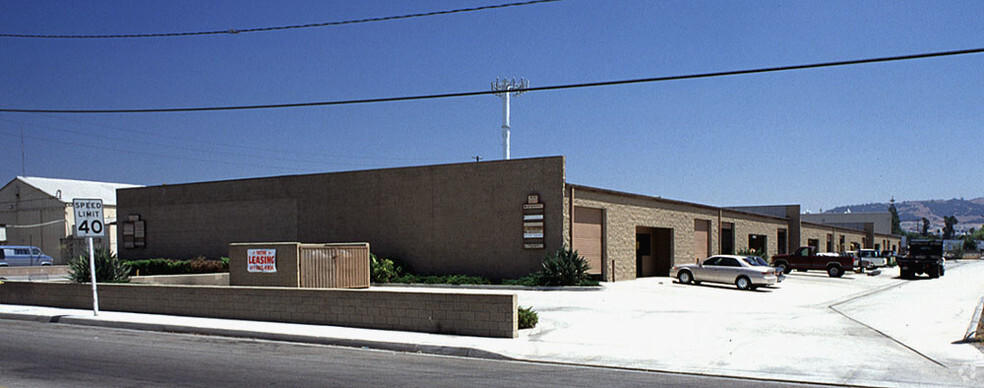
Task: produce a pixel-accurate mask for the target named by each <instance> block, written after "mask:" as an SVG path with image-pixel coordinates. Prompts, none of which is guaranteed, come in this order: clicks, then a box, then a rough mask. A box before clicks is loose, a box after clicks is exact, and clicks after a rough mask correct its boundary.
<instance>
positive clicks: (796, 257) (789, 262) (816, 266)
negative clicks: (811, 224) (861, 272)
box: [772, 247, 854, 278]
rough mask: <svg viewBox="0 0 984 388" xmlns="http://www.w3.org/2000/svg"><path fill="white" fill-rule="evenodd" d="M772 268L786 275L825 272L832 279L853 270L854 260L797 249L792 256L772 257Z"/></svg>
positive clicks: (812, 250) (833, 254)
mask: <svg viewBox="0 0 984 388" xmlns="http://www.w3.org/2000/svg"><path fill="white" fill-rule="evenodd" d="M772 266H773V267H776V269H777V270H778V271H782V273H786V274H788V273H789V272H790V271H792V270H794V269H795V270H798V271H815V270H821V271H827V275H830V277H832V278H839V277H841V276H842V275H844V271H853V270H854V258H853V257H851V256H841V255H838V254H836V253H817V249H816V248H814V247H799V248H798V249H796V251H795V252H793V253H792V254H786V255H775V256H772Z"/></svg>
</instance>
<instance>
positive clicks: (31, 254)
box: [0, 245, 55, 267]
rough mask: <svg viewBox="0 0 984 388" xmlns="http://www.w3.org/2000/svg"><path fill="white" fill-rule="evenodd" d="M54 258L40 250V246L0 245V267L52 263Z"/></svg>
mask: <svg viewBox="0 0 984 388" xmlns="http://www.w3.org/2000/svg"><path fill="white" fill-rule="evenodd" d="M54 262H55V259H53V258H51V256H48V255H46V254H44V252H41V248H38V247H31V246H26V245H0V267H20V266H28V265H52V264H53V263H54Z"/></svg>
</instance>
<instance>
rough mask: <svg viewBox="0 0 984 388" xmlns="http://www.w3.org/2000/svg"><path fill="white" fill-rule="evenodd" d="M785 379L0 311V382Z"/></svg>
mask: <svg viewBox="0 0 984 388" xmlns="http://www.w3.org/2000/svg"><path fill="white" fill-rule="evenodd" d="M789 385H790V384H783V383H771V382H765V381H758V380H741V379H729V378H720V377H702V376H693V375H682V374H665V373H650V372H639V371H631V370H619V369H609V368H591V367H580V366H565V365H553V364H542V363H527V362H512V361H494V360H480V359H467V358H455V357H444V356H432V355H423V354H409V353H394V352H383V351H373V350H363V349H351V348H339V347H330V346H315V345H302V344H291V343H283V342H270V341H255V340H243V339H229V338H221V337H210V336H196V335H183V334H170V333H157V332H141V331H130V330H121V329H105V328H93V327H83V326H72V325H65V324H54V323H40V322H27V321H10V320H6V321H0V387H68V386H71V387H80V386H99V387H109V386H141V387H153V386H168V387H174V386H182V387H219V386H236V387H242V386H249V387H255V386H286V387H301V386H319V387H362V386H372V387H380V386H384V387H387V386H400V387H435V386H440V387H447V386H468V387H522V386H538V387H542V386H564V387H579V386H580V387H599V386H605V387H618V386H634V387H638V386H669V387H673V386H688V387H692V386H729V387H742V386H747V387H753V386H754V387H769V386H789ZM795 386H804V385H795Z"/></svg>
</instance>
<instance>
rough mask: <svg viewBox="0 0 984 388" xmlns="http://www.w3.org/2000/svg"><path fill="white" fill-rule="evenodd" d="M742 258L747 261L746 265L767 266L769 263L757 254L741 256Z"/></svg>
mask: <svg viewBox="0 0 984 388" xmlns="http://www.w3.org/2000/svg"><path fill="white" fill-rule="evenodd" d="M742 260H744V261H745V262H746V263H748V265H751V266H762V267H768V266H769V263H766V262H765V260H763V259H762V258H761V257H758V256H745V257H743V258H742Z"/></svg>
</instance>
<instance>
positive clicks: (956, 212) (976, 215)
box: [824, 197, 984, 229]
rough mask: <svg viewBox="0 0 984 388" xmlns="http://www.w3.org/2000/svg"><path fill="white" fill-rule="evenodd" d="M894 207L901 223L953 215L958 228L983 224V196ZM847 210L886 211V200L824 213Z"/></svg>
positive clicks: (937, 222)
mask: <svg viewBox="0 0 984 388" xmlns="http://www.w3.org/2000/svg"><path fill="white" fill-rule="evenodd" d="M895 209H896V210H898V212H899V220H901V221H902V222H903V223H904V222H906V221H912V222H920V221H921V220H922V218H923V217H926V218H927V219H929V221H930V223H932V224H933V225H943V217H945V216H955V217H957V221H958V223H957V225H958V226H959V227H960V228H959V229H967V228H969V227H974V228H980V227H981V224H984V197H981V198H976V199H971V200H965V199H963V198H960V199H957V198H954V199H933V200H928V201H905V202H896V203H895ZM848 210H850V212H852V213H870V212H887V211H888V202H884V203H866V204H862V205H850V206H840V207H836V208H833V209H830V210H827V211H825V212H824V213H844V212H847V211H848Z"/></svg>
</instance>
